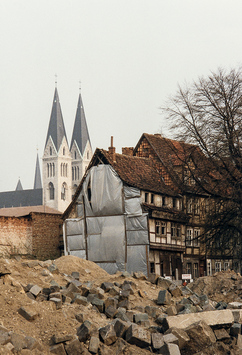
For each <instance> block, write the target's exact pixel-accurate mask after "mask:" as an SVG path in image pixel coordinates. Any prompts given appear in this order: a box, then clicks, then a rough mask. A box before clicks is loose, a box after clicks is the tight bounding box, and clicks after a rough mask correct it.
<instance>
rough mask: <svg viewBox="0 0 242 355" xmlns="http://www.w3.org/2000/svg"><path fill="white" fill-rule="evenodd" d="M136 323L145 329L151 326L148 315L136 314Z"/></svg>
mask: <svg viewBox="0 0 242 355" xmlns="http://www.w3.org/2000/svg"><path fill="white" fill-rule="evenodd" d="M134 322H135V323H136V324H138V325H141V326H143V327H149V326H150V321H149V317H148V314H147V313H136V314H135V315H134Z"/></svg>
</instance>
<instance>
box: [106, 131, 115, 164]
mask: <svg viewBox="0 0 242 355" xmlns="http://www.w3.org/2000/svg"><path fill="white" fill-rule="evenodd" d="M115 151H116V149H115V147H114V146H113V136H111V147H109V148H108V153H109V154H110V156H111V158H112V159H113V161H114V162H116V152H115Z"/></svg>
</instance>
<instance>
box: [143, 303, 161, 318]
mask: <svg viewBox="0 0 242 355" xmlns="http://www.w3.org/2000/svg"><path fill="white" fill-rule="evenodd" d="M145 313H147V314H148V315H149V316H150V317H152V318H157V317H158V316H159V315H160V314H161V313H162V311H161V310H160V308H159V307H155V306H146V307H145Z"/></svg>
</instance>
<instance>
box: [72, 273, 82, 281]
mask: <svg viewBox="0 0 242 355" xmlns="http://www.w3.org/2000/svg"><path fill="white" fill-rule="evenodd" d="M71 276H72V277H73V279H75V280H78V281H79V278H80V273H79V272H78V271H73V272H72V273H71Z"/></svg>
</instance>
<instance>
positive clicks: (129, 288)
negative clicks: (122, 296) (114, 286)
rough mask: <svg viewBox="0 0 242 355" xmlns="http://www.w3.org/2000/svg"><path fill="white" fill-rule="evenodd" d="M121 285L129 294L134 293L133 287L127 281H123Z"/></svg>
mask: <svg viewBox="0 0 242 355" xmlns="http://www.w3.org/2000/svg"><path fill="white" fill-rule="evenodd" d="M121 287H122V290H123V291H128V292H129V294H130V295H133V294H134V289H133V287H132V286H131V285H130V284H129V283H123V284H122V286H121ZM121 293H122V291H121ZM128 296H129V295H128Z"/></svg>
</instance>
